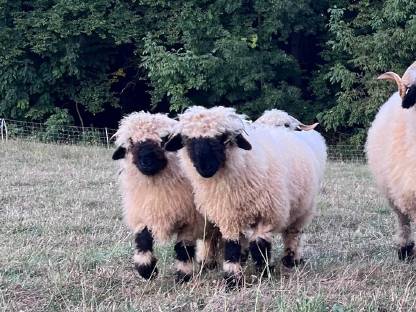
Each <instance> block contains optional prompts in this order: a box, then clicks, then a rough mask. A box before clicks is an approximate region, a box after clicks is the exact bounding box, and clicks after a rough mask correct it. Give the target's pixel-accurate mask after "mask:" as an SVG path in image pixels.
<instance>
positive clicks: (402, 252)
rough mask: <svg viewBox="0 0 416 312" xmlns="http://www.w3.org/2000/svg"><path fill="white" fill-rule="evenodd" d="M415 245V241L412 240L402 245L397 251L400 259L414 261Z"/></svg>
mask: <svg viewBox="0 0 416 312" xmlns="http://www.w3.org/2000/svg"><path fill="white" fill-rule="evenodd" d="M414 247H415V243H414V242H411V243H409V244H407V245H406V246H403V247H400V248H399V250H398V251H397V254H398V256H399V259H400V260H401V261H412V260H413V258H414V256H415V255H414Z"/></svg>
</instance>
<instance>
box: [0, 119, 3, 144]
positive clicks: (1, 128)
mask: <svg viewBox="0 0 416 312" xmlns="http://www.w3.org/2000/svg"><path fill="white" fill-rule="evenodd" d="M0 120H1V123H0V132H1V141H2V142H3V140H4V135H3V122H4V119H3V118H2V119H0Z"/></svg>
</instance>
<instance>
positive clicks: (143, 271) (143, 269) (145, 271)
mask: <svg viewBox="0 0 416 312" xmlns="http://www.w3.org/2000/svg"><path fill="white" fill-rule="evenodd" d="M156 262H157V260H156V259H155V258H153V259H152V262H150V264H147V265H140V264H135V265H134V266H135V267H136V270H137V272H139V274H140V276H141V277H143V278H144V279H146V280H150V279H153V278H155V277H156V276H157V274H158V273H159V271H158V270H157V267H156Z"/></svg>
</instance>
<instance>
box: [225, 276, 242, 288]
mask: <svg viewBox="0 0 416 312" xmlns="http://www.w3.org/2000/svg"><path fill="white" fill-rule="evenodd" d="M224 281H225V283H226V290H227V291H229V290H238V289H240V288H241V287H242V286H243V278H242V276H239V275H236V274H233V273H224Z"/></svg>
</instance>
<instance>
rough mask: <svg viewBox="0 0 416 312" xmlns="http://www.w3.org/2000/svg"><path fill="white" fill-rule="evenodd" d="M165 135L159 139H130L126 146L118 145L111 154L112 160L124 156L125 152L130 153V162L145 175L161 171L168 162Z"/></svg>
mask: <svg viewBox="0 0 416 312" xmlns="http://www.w3.org/2000/svg"><path fill="white" fill-rule="evenodd" d="M167 138H168V137H167V136H166V137H164V138H162V139H161V140H160V141H156V140H150V139H147V140H145V141H142V142H135V143H133V141H130V145H129V147H128V148H124V147H122V146H120V147H119V148H117V150H116V151H115V152H114V154H113V160H117V159H121V158H125V156H126V154H127V153H131V160H132V163H133V164H134V165H135V166H136V167H137V169H138V170H139V171H140V172H141V173H142V174H144V175H146V176H153V175H156V174H158V173H159V172H161V171H162V170H163V169H164V168H165V167H166V166H167V164H168V160H167V157H166V155H165V150H164V149H163V145H164V143H165V142H166V141H167Z"/></svg>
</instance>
